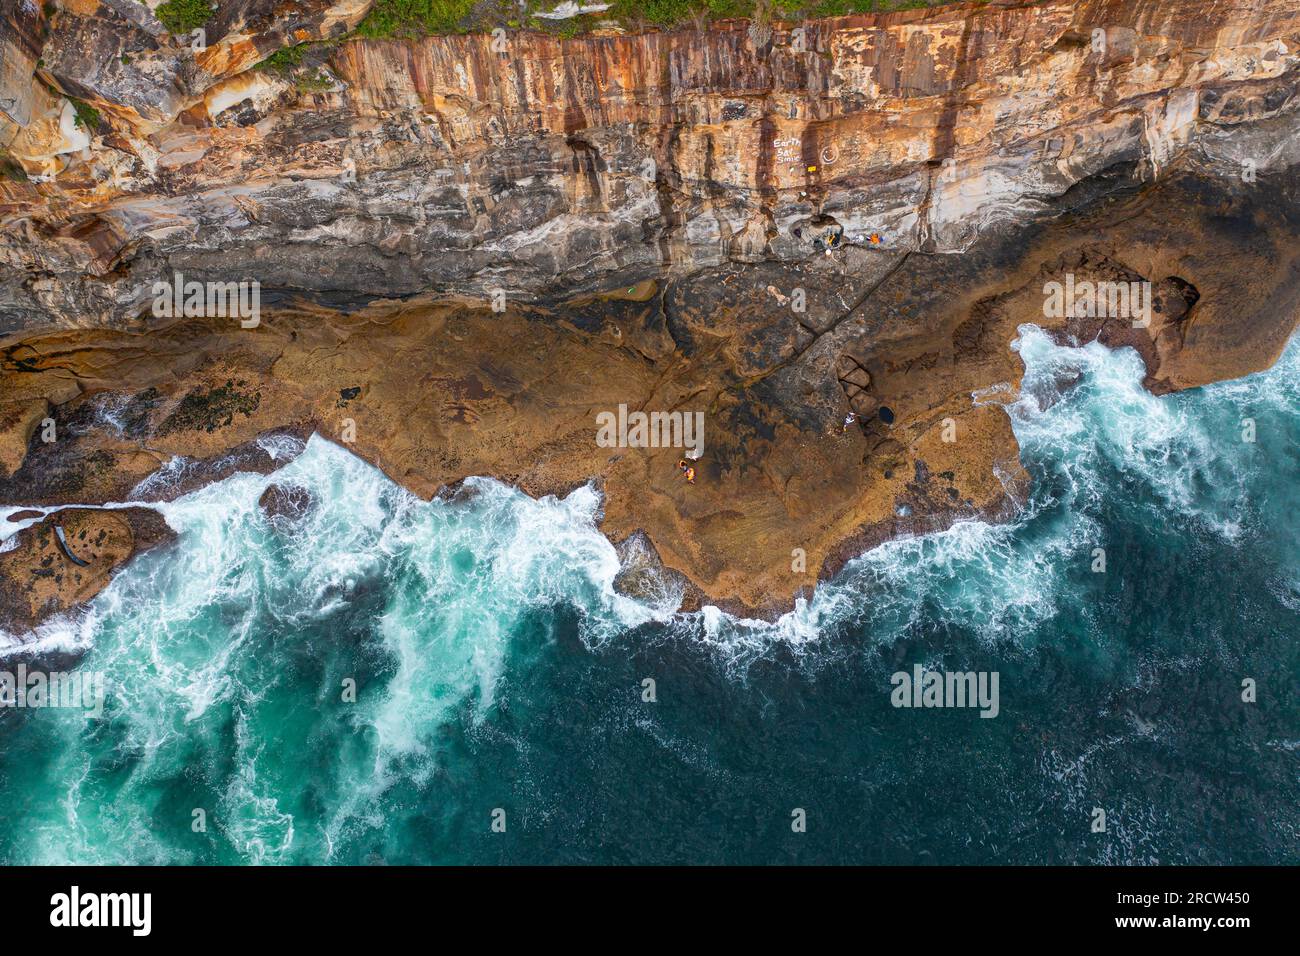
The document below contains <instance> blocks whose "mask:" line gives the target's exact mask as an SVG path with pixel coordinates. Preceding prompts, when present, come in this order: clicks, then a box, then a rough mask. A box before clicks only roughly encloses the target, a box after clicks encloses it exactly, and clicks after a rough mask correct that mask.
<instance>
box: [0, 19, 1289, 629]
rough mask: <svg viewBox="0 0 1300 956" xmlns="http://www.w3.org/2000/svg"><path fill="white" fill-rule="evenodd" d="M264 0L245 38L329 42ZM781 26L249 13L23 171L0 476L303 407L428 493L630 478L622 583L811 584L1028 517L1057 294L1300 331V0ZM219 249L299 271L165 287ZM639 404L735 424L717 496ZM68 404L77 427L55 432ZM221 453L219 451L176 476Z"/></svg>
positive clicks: (43, 486) (211, 470) (7, 269)
mask: <svg viewBox="0 0 1300 956" xmlns="http://www.w3.org/2000/svg"><path fill="white" fill-rule="evenodd" d="M125 2H126V0H121V2H120V3H115V4H113V5H112V6H111V9H113V10H116V11H118V12H119V13H121V10H122V5H123V4H125ZM128 6H129V4H128ZM251 9H252V7H251V5H249V6H247V7H246V8H245V16H244V19H243V20H240V21H239V22H240V23H242V24H244V25H243V26H239V27H230V28H229V31H230V34H231V35H235V34H238V35H239V36H250V35H252V36H255V37H263V39H255V40H253V41H249V42H251V44H252V47H253V48H256V49H257V50H258V51H259V52H260V53H265V52H267V51H268V50H269V49H271V48H273V47H274V46H275V45H277V44H281V43H284V42H287V37H286V36H285V35H284V34H283V32H282V31H280V32H277V31H276V30H274V29H272V28H271V27H270V26H266V27H265V28H262V27H257V28H254V27H251V26H249V24H252V23H254V22H255V21H254V19H252V18H251V14H250V13H249V11H251ZM297 9H304V8H303V5H302V4H299V5H298V6H297ZM330 9H334V8H330ZM96 10H98V11H99V12H97V13H95V14H94V15H95V16H100V17H103V16H107V15H108V14H106V13H104V12H103V10H102V9H100V8H98V7H97V8H96ZM64 16H69V17H71V16H73V14H72V13H70V12H69V11H68V10H66V9H65V10H63V11H61V12H60V17H64ZM77 16H82V15H80V14H77ZM349 16H350V14H349ZM83 19H84V17H83ZM346 19H348V18H347V17H344V20H346ZM233 22H234V21H232V23H233ZM256 22H261V21H256ZM325 22H326V21H325V20H322V21H320V22H319V23H318V24H317V25H316V26H313V27H311V28H310V31H309V32H310V35H312V36H318V35H323V34H324V33H325V32H327V30H326V28H325V27H324V26H323V24H325ZM82 26H83V27H84V26H85V25H84V24H83V25H82ZM146 26H147V22H146ZM54 28H55V30H56V32H57V30H60V29H64V30H66V29H70V28H71V27H70V26H69V25H68V24H66V23H63V22H62V20H58V19H56V22H55V24H54ZM141 29H142V30H143V32H145V33H146V34H149V35H150V36H153V35H154V34H152V33H150V31H149V30H148V29H146V27H145V26H142V27H141ZM261 29H265V33H258V32H257V31H258V30H261ZM799 30H801V31H802V32H796V31H799ZM313 31H314V32H313ZM219 32H220V28H219V29H218V30H217V31H216V32H214V34H213V35H214V36H215V35H216V33H219ZM760 33H761V31H751V30H750V29H749V28H748V26H747V25H746V24H742V23H724V24H716V25H714V26H713V27H711V28H710V30H709V31H708V32H705V33H701V32H698V31H694V30H679V31H672V32H662V33H649V34H638V35H603V36H591V37H580V38H576V39H570V40H562V39H558V38H556V37H552V36H546V35H542V34H535V33H513V34H511V35H509V36H508V38H507V40H508V42H507V43H505V44H504V46H503V45H502V44H500V42H498V43H497V44H496V46H495V48H494V45H493V38H491V37H488V36H455V37H428V38H425V39H422V40H418V41H413V40H408V41H395V40H394V41H359V40H349V41H346V42H331V43H324V44H318V45H316V46H313V47H311V48H309V49H307V50H306V51H305V52H304V53H303V56H302V58H301V63H300V66H299V70H300V73H298V74H295V73H294V72H293V71H292V70H290V71H265V70H262V71H252V72H249V71H244V72H238V70H240V69H242V67H243V65H245V64H246V63H247V62H251V59H250V58H251V57H252V56H253V54H252V53H249V52H248V50H249V49H250V48H249V46H248V45H247V44H244V43H243V41H240V42H238V43H236V42H234V41H231V42H229V43H227V44H226V47H225V48H224V49H226V50H227V52H226V53H223V54H222V59H221V60H220V63H221V64H224V65H220V66H218V65H212V64H216V63H217V61H216V60H209V61H204V62H209V63H210V65H211V68H210V69H209V68H208V67H206V66H205V67H202V68H201V69H200V68H199V61H198V60H197V59H196V60H195V64H194V65H193V66H187V67H185V69H182V70H180V72H179V73H177V74H175V75H176V76H178V77H180V78H179V79H177V80H176V82H174V83H173V82H172V81H171V80H167V82H166V83H163V84H162V85H163V87H165V89H162V90H161V91H159V90H154V91H153V92H152V93H150V92H149V91H148V90H146V89H144V88H143V87H139V85H138V84H137V83H136V82H135V81H134V80H133V81H131V82H129V83H128V82H126V80H125V79H123V77H128V76H129V75H130V74H126V73H123V74H121V75H120V76H119V74H118V73H117V72H116V71H106V72H104V73H103V74H102V75H101V74H94V73H88V74H86V75H89V76H94V77H98V78H97V79H95V80H94V82H93V83H89V84H87V85H86V87H85V89H84V90H83V91H82V92H84V93H85V94H86V97H90V98H91V99H89V100H87V101H88V102H94V103H96V104H99V106H101V107H102V114H103V117H104V124H105V125H104V126H103V127H101V128H100V129H98V130H97V131H96V132H95V135H94V137H93V138H92V140H91V142H90V143H89V145H88V147H87V150H86V152H84V153H83V152H80V151H79V152H77V153H75V154H66V155H67V157H70V158H66V165H65V166H62V167H61V168H60V170H59V171H58V172H57V174H56V175H55V176H54V178H53V179H49V180H48V181H43V182H33V181H29V182H26V183H21V182H14V181H5V180H0V192H2V194H3V202H4V205H3V206H0V216H3V217H4V221H5V225H6V227H7V228H6V230H5V231H4V233H3V234H2V235H0V336H4V334H5V333H6V332H8V338H7V339H6V338H0V422H4V421H12V422H15V423H17V424H15V425H13V426H12V427H10V428H9V429H8V430H7V431H4V432H3V433H0V435H3V436H4V440H5V442H6V444H5V445H0V448H5V447H7V448H9V449H10V450H9V451H8V452H6V457H5V458H4V459H3V462H4V463H5V464H4V467H5V468H6V469H7V471H8V472H9V474H8V476H7V477H4V478H0V503H7V504H16V505H37V504H51V503H66V502H80V503H93V502H96V501H120V500H125V499H126V498H127V497H128V496H131V495H135V496H136V497H140V496H142V495H146V494H147V495H148V496H151V497H150V498H149V500H153V498H156V497H167V496H170V495H172V494H176V493H179V489H181V488H184V487H192V483H193V482H194V481H198V480H211V479H212V478H214V477H217V476H219V475H221V474H225V473H229V471H230V470H231V469H233V468H236V467H244V465H242V464H239V463H240V462H249V463H250V464H249V466H250V467H258V468H259V469H266V470H269V469H270V468H273V467H275V466H276V465H277V464H279V463H282V462H281V461H280V460H279V459H272V458H270V457H269V456H268V455H267V454H266V453H265V452H264V450H259V449H260V446H259V445H258V441H259V438H261V437H262V436H264V435H265V434H266V433H268V432H270V431H273V430H276V429H282V428H283V427H284V426H286V425H293V427H294V431H295V434H297V435H298V436H302V435H305V434H306V433H308V432H309V431H311V430H313V429H314V430H317V431H319V432H320V433H321V434H323V435H325V436H327V437H330V438H331V439H333V440H336V441H339V442H342V443H344V444H346V445H347V446H348V447H350V448H351V449H352V450H354V451H355V452H356V453H357V454H360V455H362V456H363V457H365V458H366V459H368V460H370V461H372V462H374V463H375V464H377V465H378V466H379V467H381V468H383V469H384V470H385V471H386V472H387V473H388V474H389V475H390V476H392V477H393V478H394V479H396V480H398V481H400V482H402V483H403V484H405V485H406V486H407V487H409V488H411V489H412V490H414V491H416V492H417V493H419V494H422V495H425V496H431V495H433V494H435V493H436V492H437V491H438V489H439V488H441V487H444V486H445V485H448V484H451V483H454V482H456V481H458V480H460V479H462V478H464V477H466V476H467V475H473V474H490V475H494V476H497V477H499V478H502V479H503V480H507V481H511V482H513V483H515V484H518V485H519V486H520V487H522V488H524V489H525V490H526V491H528V492H530V493H533V494H542V493H549V492H562V491H565V490H567V489H570V488H572V487H574V486H575V485H578V484H581V483H584V482H586V481H589V480H592V479H593V478H594V479H596V480H598V481H600V482H601V484H602V487H603V489H604V492H605V495H606V507H605V518H604V529H605V530H606V532H607V533H608V534H609V535H610V537H611V538H612V539H614V540H615V541H617V542H620V543H623V542H628V541H635V542H638V544H636V545H629V544H624V545H623V546H624V549H625V551H626V553H627V555H628V556H629V568H628V569H627V573H626V574H624V575H623V577H622V578H621V580H620V588H623V589H626V590H630V591H634V592H635V591H637V590H638V589H640V590H644V589H645V588H650V589H651V590H653V591H654V592H655V593H656V594H658V593H660V592H662V590H663V588H662V587H660V586H659V582H664V581H668V582H675V581H676V580H677V579H676V578H675V577H674V575H675V574H681V575H683V576H684V577H685V578H686V579H687V583H686V584H683V585H682V586H681V593H682V594H683V595H684V596H685V598H686V600H688V601H689V602H698V601H705V600H708V601H713V602H717V603H721V604H722V605H723V606H726V607H729V608H733V609H737V610H744V611H746V612H751V613H763V614H772V613H776V612H778V611H780V610H783V609H785V608H788V607H789V606H790V602H791V599H792V596H793V595H794V594H795V593H796V592H797V591H798V590H799V589H801V588H808V587H810V586H811V585H812V584H814V583H815V582H816V580H817V579H818V578H819V577H821V576H825V575H826V574H830V573H833V572H834V571H835V570H837V569H838V567H840V566H841V565H842V564H843V562H844V561H845V560H847V558H848V557H850V556H851V555H853V554H855V553H858V552H860V551H861V550H862V548H864V547H866V546H868V545H870V544H872V543H874V542H877V541H880V540H883V539H884V538H887V537H890V536H892V535H897V534H902V533H911V532H918V531H927V530H933V529H936V528H940V527H943V526H944V525H945V524H947V523H949V522H951V521H952V520H954V519H956V518H960V517H963V516H974V515H983V516H992V517H996V516H999V515H1005V514H1007V513H1009V511H1010V510H1011V509H1013V508H1014V507H1015V505H1016V502H1017V500H1018V499H1019V498H1020V497H1022V496H1023V492H1024V488H1025V484H1026V481H1027V477H1026V475H1025V473H1024V471H1023V469H1022V468H1021V466H1020V463H1019V460H1018V457H1017V449H1016V445H1015V440H1014V436H1013V435H1012V433H1011V429H1010V425H1009V422H1008V419H1007V417H1006V415H1005V413H1004V412H1003V411H1002V409H1001V408H1000V407H999V402H1002V401H1006V400H1008V399H1009V398H1010V397H1011V396H1014V394H1015V391H1016V388H1017V383H1018V380H1019V376H1020V367H1019V363H1018V360H1017V358H1016V356H1015V355H1014V353H1012V352H1011V351H1010V350H1009V349H1008V343H1009V342H1010V341H1011V339H1012V338H1013V337H1014V335H1015V330H1016V328H1017V326H1018V325H1020V324H1022V323H1025V322H1033V323H1036V324H1039V325H1043V326H1045V327H1048V328H1049V329H1051V330H1053V331H1055V332H1057V333H1058V334H1060V335H1063V336H1069V335H1073V336H1078V337H1082V338H1091V337H1097V336H1100V337H1101V338H1102V339H1103V340H1104V341H1106V342H1108V343H1111V344H1116V345H1121V344H1124V345H1132V346H1133V347H1135V348H1137V349H1139V351H1141V353H1142V354H1143V357H1144V358H1145V359H1146V361H1147V366H1148V371H1149V379H1148V384H1149V386H1150V387H1151V388H1153V389H1155V390H1158V391H1160V390H1172V389H1178V388H1184V387H1189V386H1194V385H1199V384H1203V383H1205V382H1208V381H1213V380H1216V379H1220V378H1227V377H1233V376H1237V375H1242V374H1245V373H1247V372H1250V371H1253V370H1255V369H1258V368H1262V367H1264V366H1266V365H1268V364H1269V363H1270V362H1272V361H1273V359H1274V358H1275V357H1276V356H1277V355H1278V354H1279V353H1280V350H1281V349H1282V347H1283V345H1284V344H1285V342H1286V340H1287V338H1288V336H1289V335H1290V333H1291V331H1292V329H1293V328H1294V326H1295V324H1296V320H1297V316H1300V301H1298V300H1300V281H1298V277H1300V262H1298V260H1297V249H1300V243H1297V241H1296V238H1297V235H1300V202H1297V197H1298V196H1300V180H1298V175H1300V174H1298V173H1297V170H1298V169H1300V165H1298V164H1297V162H1296V161H1297V159H1300V123H1297V115H1298V114H1297V110H1300V96H1298V95H1297V83H1298V82H1300V10H1297V9H1296V8H1295V7H1294V5H1293V4H1291V3H1289V2H1283V0H1254V2H1251V3H1246V2H1244V0H1242V2H1238V3H1226V4H1225V3H1214V4H1210V3H1206V2H1203V0H1139V2H1118V0H1115V2H1106V0H1086V2H1082V3H1065V2H1050V0H1049V2H1043V3H1036V4H1028V3H1018V2H996V0H995V2H992V3H987V4H953V5H950V6H944V7H937V8H934V9H929V10H916V11H905V12H900V13H894V14H887V15H879V16H869V15H864V16H853V17H844V18H840V19H836V20H830V21H819V22H815V23H809V24H804V25H795V24H785V25H777V28H776V29H775V30H773V31H772V33H771V37H770V38H767V39H765V38H764V37H762V36H761V35H760ZM224 35H225V34H223V36H224ZM756 40H758V41H761V42H759V43H757V44H756V42H755V41H756ZM105 42H106V41H105ZM141 42H143V41H141ZM241 44H243V45H241ZM164 45H165V44H164ZM47 47H48V43H47ZM159 49H160V50H161V49H162V46H160V47H159ZM240 51H242V52H240ZM65 56H66V57H67V58H68V59H67V61H66V62H65V61H64V60H57V61H56V60H54V59H51V60H50V63H51V64H55V63H63V64H64V65H62V66H57V67H55V68H56V69H57V71H58V74H59V76H58V77H55V76H53V75H51V82H52V83H53V84H54V85H58V86H60V88H63V87H62V86H61V85H60V84H61V83H62V80H60V79H59V77H64V78H67V79H69V82H70V81H71V77H72V75H73V74H74V73H77V72H78V68H77V67H75V65H71V64H72V63H73V61H74V60H75V56H74V55H73V54H72V53H68V52H67V51H66V50H65ZM180 56H181V57H182V59H183V57H184V54H180ZM168 62H180V61H168ZM178 69H180V68H179V67H178ZM301 71H307V72H308V74H309V75H310V77H312V78H313V82H311V83H304V82H302V76H303V74H302V73H301ZM164 72H165V71H164ZM110 73H111V76H110ZM165 75H166V76H169V77H170V76H172V75H173V74H170V73H166V74H165ZM146 94H148V95H146ZM50 95H51V96H53V94H50ZM150 96H152V99H151V98H150ZM173 111H175V112H173ZM15 155H17V154H15ZM60 155H65V154H60ZM20 158H22V159H23V162H24V164H27V163H29V162H34V160H32V159H30V157H28V158H23V157H20ZM61 162H64V161H61ZM56 165H57V164H56ZM33 168H35V167H33ZM36 175H38V176H39V175H40V174H39V173H37V174H36ZM873 234H877V235H878V236H879V239H880V241H879V242H873V241H872V239H871V237H872V236H873ZM175 272H181V273H183V274H184V276H185V277H187V278H191V279H198V280H213V281H222V282H225V281H237V280H242V279H248V280H254V279H255V280H257V281H259V282H260V283H261V295H262V310H263V311H262V315H261V318H260V322H258V323H257V324H256V325H254V326H252V327H248V328H241V326H240V323H239V322H238V321H237V320H235V319H232V318H229V317H224V318H223V317H211V316H209V317H197V318H189V319H177V318H170V317H163V316H159V315H154V314H153V313H152V311H151V309H150V308H149V306H150V304H151V303H152V299H153V296H152V284H153V283H154V282H155V281H156V280H158V279H159V278H161V277H166V278H168V279H169V280H170V279H171V278H172V276H173V274H174V273H175ZM1067 275H1069V276H1072V277H1073V280H1072V281H1074V280H1077V281H1079V282H1095V281H1104V282H1124V283H1130V282H1138V283H1143V282H1146V283H1149V284H1150V288H1151V290H1152V314H1151V316H1150V322H1149V323H1146V324H1139V325H1136V326H1135V325H1134V323H1133V322H1132V321H1131V317H1129V316H1115V315H1097V314H1092V315H1087V316H1083V317H1078V318H1070V317H1066V316H1061V315H1056V316H1053V315H1050V314H1048V313H1047V311H1046V310H1045V307H1044V303H1045V299H1044V288H1045V285H1046V284H1047V283H1050V282H1052V281H1064V280H1065V277H1066V276H1067ZM620 406H624V407H625V408H626V409H631V410H646V411H659V412H661V413H665V414H666V413H671V412H680V413H694V412H697V411H698V412H700V413H701V414H703V416H704V422H705V437H704V448H703V454H702V456H701V457H700V459H699V460H698V461H697V462H696V472H697V478H696V481H695V483H694V484H690V483H687V482H686V481H685V480H684V479H683V477H682V474H681V472H680V471H679V469H678V468H677V461H678V459H679V457H680V455H681V453H682V452H681V449H680V448H665V447H621V448H610V447H606V446H605V445H603V444H601V443H599V442H597V441H596V440H595V438H596V432H597V422H596V416H597V415H598V414H601V413H604V412H611V413H612V412H614V411H615V410H617V409H619V408H620ZM44 409H48V412H43V414H48V415H50V416H52V417H53V418H54V419H56V422H57V425H58V434H59V435H60V436H61V437H60V438H59V439H58V440H57V441H54V442H45V441H40V440H38V439H37V438H36V437H35V436H34V435H33V434H32V432H31V431H30V427H31V421H32V416H33V415H34V414H35V411H34V410H44ZM850 412H852V413H853V416H852V418H851V419H850V418H849V413H850ZM6 416H7V417H6ZM24 440H25V441H26V442H27V444H26V452H25V456H23V455H22V448H23V445H22V443H23V441H24ZM178 456H183V458H184V461H185V463H186V464H184V466H183V468H180V472H176V473H175V474H181V473H183V474H181V477H182V478H183V480H179V479H178V480H175V481H174V480H172V478H173V477H175V475H174V473H173V472H172V471H167V472H166V473H165V475H164V477H165V478H166V480H162V481H160V480H158V479H157V478H156V477H151V476H156V475H158V474H162V473H160V472H159V469H160V467H161V466H166V468H167V469H177V468H178V467H180V466H176V465H175V464H174V461H176V460H180V459H179V458H178ZM14 462H20V464H18V466H17V467H13V463H14ZM142 482H143V483H144V484H143V485H142ZM642 545H644V546H642ZM651 556H653V559H652V557H651ZM675 586H676V585H675V584H674V587H675ZM674 593H676V592H675V591H674Z"/></svg>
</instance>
